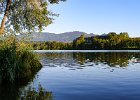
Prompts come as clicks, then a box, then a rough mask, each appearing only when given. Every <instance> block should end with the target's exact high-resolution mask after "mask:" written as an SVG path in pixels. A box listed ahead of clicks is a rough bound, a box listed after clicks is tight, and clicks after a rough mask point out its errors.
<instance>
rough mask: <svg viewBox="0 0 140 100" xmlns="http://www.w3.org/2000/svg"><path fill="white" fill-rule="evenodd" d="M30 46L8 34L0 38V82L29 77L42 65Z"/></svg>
mask: <svg viewBox="0 0 140 100" xmlns="http://www.w3.org/2000/svg"><path fill="white" fill-rule="evenodd" d="M29 49H30V46H29V45H27V44H26V43H25V42H24V41H23V40H21V39H17V38H16V37H15V36H13V35H10V36H6V37H2V38H1V39H0V82H2V81H5V80H6V81H9V82H14V81H15V80H17V79H22V78H30V77H31V76H32V75H34V74H35V73H36V72H37V71H38V70H39V69H40V68H41V67H42V65H41V64H40V62H39V61H38V59H37V57H36V55H35V54H34V53H33V52H31V51H29Z"/></svg>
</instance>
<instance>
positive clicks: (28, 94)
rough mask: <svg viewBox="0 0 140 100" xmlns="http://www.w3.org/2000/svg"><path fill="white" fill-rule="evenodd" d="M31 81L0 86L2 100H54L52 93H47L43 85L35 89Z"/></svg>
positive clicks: (0, 99)
mask: <svg viewBox="0 0 140 100" xmlns="http://www.w3.org/2000/svg"><path fill="white" fill-rule="evenodd" d="M30 81H31V80H30ZM28 82H29V80H28V81H27V80H20V81H17V82H16V83H13V84H11V83H7V82H3V83H2V84H0V100H52V92H50V91H46V90H45V89H44V88H43V87H42V86H41V84H39V85H38V88H33V87H32V85H31V84H29V83H28Z"/></svg>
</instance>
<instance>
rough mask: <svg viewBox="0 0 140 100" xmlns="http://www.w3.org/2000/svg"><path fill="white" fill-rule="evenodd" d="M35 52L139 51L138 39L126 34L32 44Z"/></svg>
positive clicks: (113, 33)
mask: <svg viewBox="0 0 140 100" xmlns="http://www.w3.org/2000/svg"><path fill="white" fill-rule="evenodd" d="M32 46H33V48H34V49H36V50H127V49H129V50H130V49H131V50H132V49H134V50H140V37H139V38H130V37H129V35H128V33H127V32H122V33H120V34H116V33H115V32H110V33H108V34H106V35H96V36H92V37H85V35H84V34H83V35H81V36H80V37H78V38H76V39H75V40H74V41H73V42H71V43H64V42H56V41H48V42H32Z"/></svg>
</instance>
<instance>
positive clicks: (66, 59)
mask: <svg viewBox="0 0 140 100" xmlns="http://www.w3.org/2000/svg"><path fill="white" fill-rule="evenodd" d="M39 55H40V57H41V62H42V64H43V65H44V66H49V67H58V66H59V67H68V68H73V67H74V68H75V67H76V68H77V69H81V67H82V68H83V67H87V66H95V65H98V64H102V65H107V66H109V67H127V66H128V64H135V63H139V62H140V53H139V52H94V53H93V52H84V53H83V52H79V53H78V52H73V53H70V52H67V53H66V52H65V53H56V52H55V53H39Z"/></svg>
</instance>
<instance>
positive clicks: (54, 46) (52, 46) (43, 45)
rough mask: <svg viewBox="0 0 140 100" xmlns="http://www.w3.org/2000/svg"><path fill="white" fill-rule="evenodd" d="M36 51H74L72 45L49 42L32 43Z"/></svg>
mask: <svg viewBox="0 0 140 100" xmlns="http://www.w3.org/2000/svg"><path fill="white" fill-rule="evenodd" d="M31 45H32V46H33V49H34V50H70V49H72V43H63V42H56V41H48V42H32V43H31Z"/></svg>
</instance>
